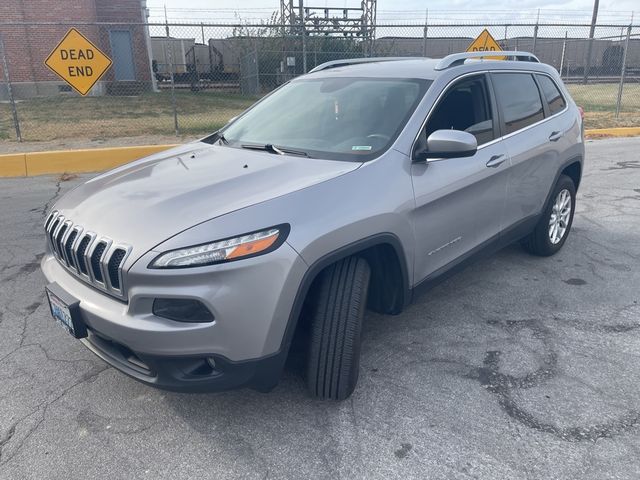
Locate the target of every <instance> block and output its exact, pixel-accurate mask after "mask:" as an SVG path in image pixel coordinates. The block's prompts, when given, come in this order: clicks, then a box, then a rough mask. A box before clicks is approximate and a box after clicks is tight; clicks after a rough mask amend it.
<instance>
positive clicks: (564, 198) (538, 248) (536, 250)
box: [522, 175, 576, 257]
mask: <svg viewBox="0 0 640 480" xmlns="http://www.w3.org/2000/svg"><path fill="white" fill-rule="evenodd" d="M575 207H576V187H575V185H574V184H573V180H571V178H569V177H567V176H566V175H560V178H559V179H558V183H556V186H555V188H554V189H553V193H552V194H551V198H550V199H549V204H548V205H547V206H546V208H545V209H544V212H543V214H542V217H541V218H540V221H539V222H538V225H536V228H535V229H534V230H533V232H531V234H530V235H529V236H527V237H526V238H524V239H523V240H522V246H523V247H524V248H525V249H526V250H527V251H528V252H530V253H532V254H534V255H539V256H542V257H548V256H550V255H553V254H555V253H556V252H558V251H559V250H560V249H561V248H562V246H563V245H564V242H565V241H566V240H567V237H568V236H569V231H570V230H571V224H572V223H573V213H574V210H575Z"/></svg>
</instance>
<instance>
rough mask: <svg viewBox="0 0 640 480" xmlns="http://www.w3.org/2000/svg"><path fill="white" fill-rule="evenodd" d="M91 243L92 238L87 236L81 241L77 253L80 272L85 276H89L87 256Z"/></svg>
mask: <svg viewBox="0 0 640 480" xmlns="http://www.w3.org/2000/svg"><path fill="white" fill-rule="evenodd" d="M90 242H91V236H90V235H85V236H84V237H82V240H80V243H79V244H78V250H77V252H76V258H77V259H78V271H79V272H80V273H82V274H84V275H89V271H88V270H87V259H86V257H85V254H86V253H87V247H88V246H89V243H90Z"/></svg>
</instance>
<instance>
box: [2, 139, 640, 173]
mask: <svg viewBox="0 0 640 480" xmlns="http://www.w3.org/2000/svg"><path fill="white" fill-rule="evenodd" d="M636 135H640V127H621V128H596V129H591V130H586V131H585V136H586V137H587V138H598V137H633V136H636ZM171 147H175V145H144V146H139V147H114V148H91V149H85V150H57V151H47V152H31V153H10V154H7V155H0V177H33V176H36V175H49V174H55V173H87V172H100V171H103V170H107V169H110V168H114V167H117V166H119V165H122V164H123V163H127V162H132V161H133V160H137V159H138V158H142V157H145V156H147V155H151V154H152V153H156V152H161V151H162V150H166V149H168V148H171Z"/></svg>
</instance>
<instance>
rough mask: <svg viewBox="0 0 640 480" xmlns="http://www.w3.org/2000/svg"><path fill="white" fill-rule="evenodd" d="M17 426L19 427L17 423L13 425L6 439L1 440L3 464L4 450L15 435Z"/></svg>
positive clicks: (0, 457) (0, 451) (0, 460)
mask: <svg viewBox="0 0 640 480" xmlns="http://www.w3.org/2000/svg"><path fill="white" fill-rule="evenodd" d="M17 425H18V424H17V423H14V424H13V425H11V427H10V428H9V431H8V432H7V434H6V435H5V437H4V438H3V439H0V463H1V462H2V449H3V448H4V446H5V445H6V444H7V443H9V442H10V441H11V439H12V438H13V436H14V435H15V433H16V426H17Z"/></svg>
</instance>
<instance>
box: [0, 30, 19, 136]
mask: <svg viewBox="0 0 640 480" xmlns="http://www.w3.org/2000/svg"><path fill="white" fill-rule="evenodd" d="M0 52H1V53H2V72H3V73H4V81H5V83H6V84H7V96H8V97H9V103H10V104H11V113H12V114H13V126H14V127H15V129H16V137H17V138H18V141H19V142H21V141H22V133H21V132H20V121H19V120H18V109H17V108H16V101H15V99H14V98H13V91H12V90H11V81H10V77H9V63H8V62H7V56H6V54H5V50H4V41H3V40H2V35H1V34H0Z"/></svg>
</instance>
